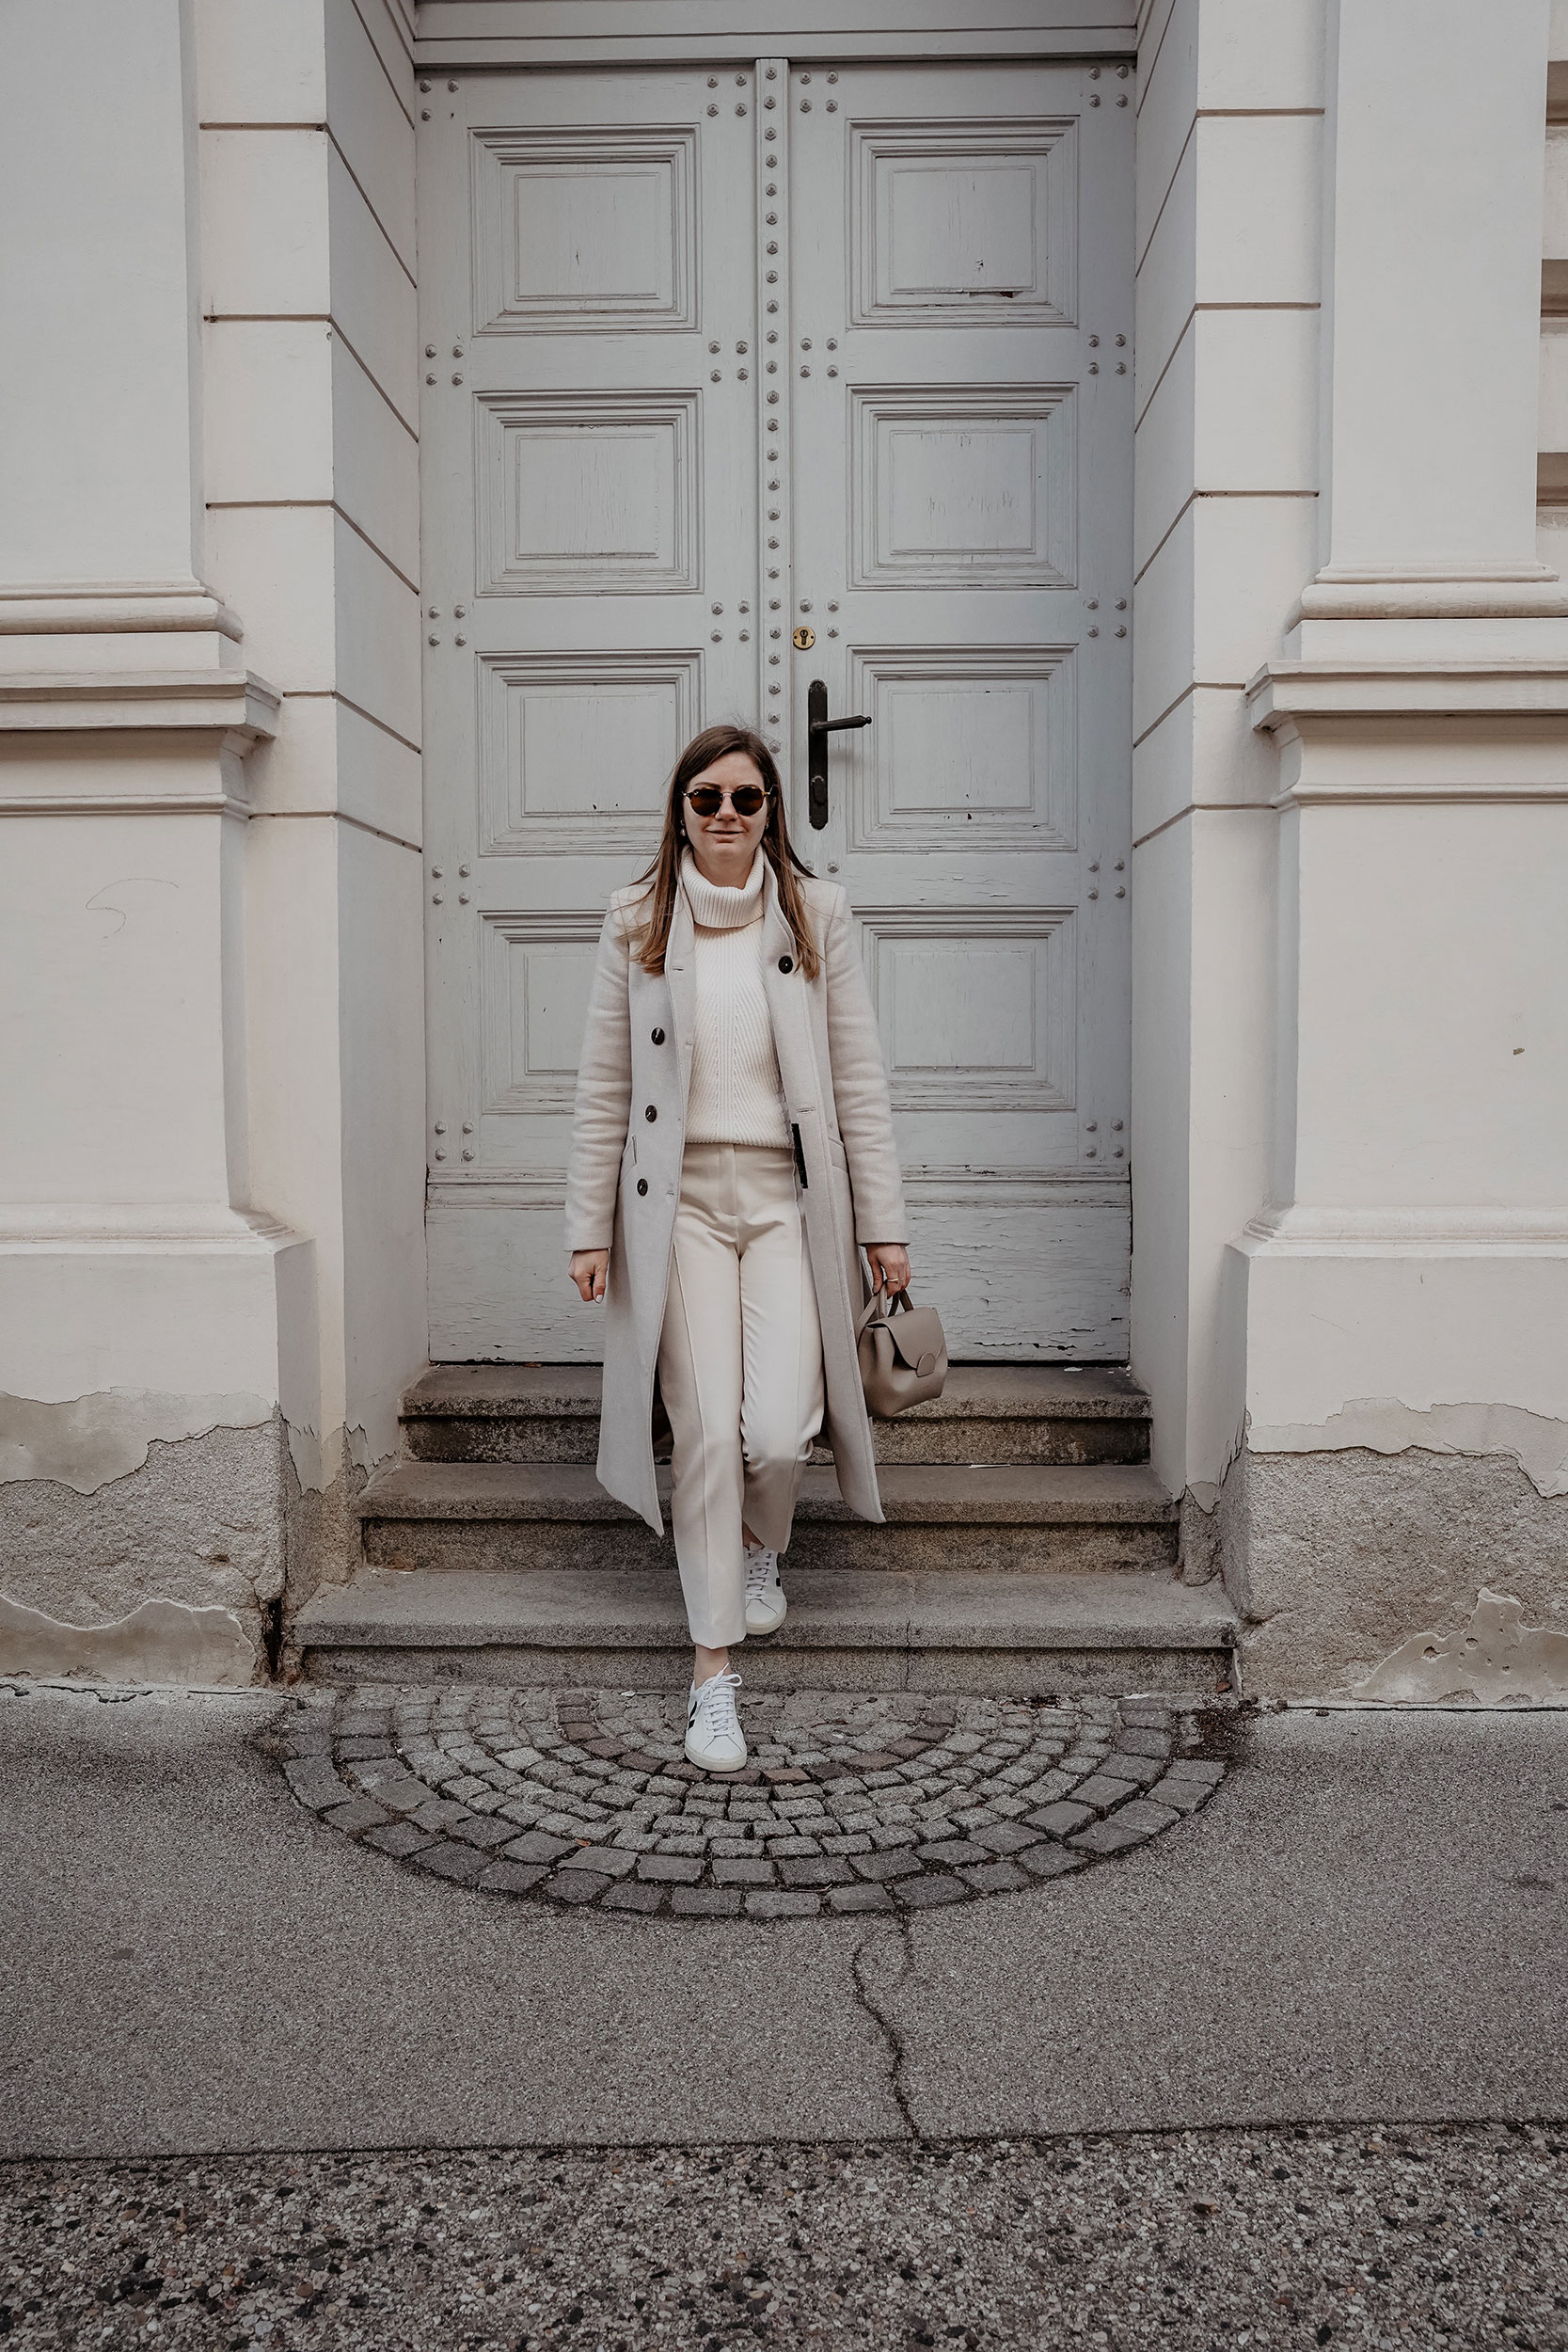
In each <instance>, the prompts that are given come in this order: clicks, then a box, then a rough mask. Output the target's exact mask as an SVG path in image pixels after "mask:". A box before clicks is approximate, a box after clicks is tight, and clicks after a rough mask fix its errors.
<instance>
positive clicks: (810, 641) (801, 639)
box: [791, 627, 816, 653]
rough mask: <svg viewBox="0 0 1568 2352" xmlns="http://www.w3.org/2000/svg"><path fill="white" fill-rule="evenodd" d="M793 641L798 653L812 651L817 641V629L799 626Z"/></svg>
mask: <svg viewBox="0 0 1568 2352" xmlns="http://www.w3.org/2000/svg"><path fill="white" fill-rule="evenodd" d="M791 642H792V643H793V644H794V647H795V650H796V652H797V653H810V651H811V649H812V647H813V645H815V644H816V629H814V628H804V627H802V628H798V629H797V630H796V632H795V635H794V638H793V640H792V641H791Z"/></svg>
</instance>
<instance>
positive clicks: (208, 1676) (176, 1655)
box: [0, 1593, 258, 1690]
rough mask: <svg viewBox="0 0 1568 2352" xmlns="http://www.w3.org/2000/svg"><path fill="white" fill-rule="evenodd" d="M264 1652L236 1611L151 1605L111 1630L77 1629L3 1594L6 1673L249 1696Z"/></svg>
mask: <svg viewBox="0 0 1568 2352" xmlns="http://www.w3.org/2000/svg"><path fill="white" fill-rule="evenodd" d="M257 1662H258V1661H257V1652H256V1646H255V1644H254V1642H253V1641H252V1640H251V1639H250V1637H249V1635H248V1634H247V1633H246V1631H245V1627H244V1626H243V1625H242V1624H241V1622H240V1619H239V1617H238V1616H237V1615H236V1613H235V1612H234V1611H233V1610H232V1609H221V1608H211V1609H202V1608H191V1607H189V1606H187V1605H186V1604H185V1603H184V1602H182V1601H177V1600H144V1601H142V1602H141V1603H140V1604H139V1606H138V1607H136V1608H135V1609H133V1610H132V1611H131V1612H130V1613H129V1615H127V1616H124V1617H120V1618H119V1619H117V1620H116V1621H115V1622H113V1623H112V1624H108V1625H70V1624H67V1623H66V1622H65V1621H64V1620H63V1619H61V1618H58V1617H51V1616H48V1615H46V1614H45V1613H44V1612H43V1611H42V1610H41V1609H27V1608H24V1606H23V1604H22V1603H21V1602H20V1601H15V1600H10V1599H8V1597H6V1595H5V1594H3V1593H0V1673H3V1674H22V1675H81V1676H83V1677H94V1678H96V1679H99V1680H103V1681H111V1682H175V1683H189V1682H196V1683H201V1684H204V1685H207V1686H214V1687H218V1688H222V1689H227V1690H234V1689H244V1688H245V1686H246V1685H247V1684H249V1683H251V1682H252V1681H254V1680H255V1678H256V1669H257Z"/></svg>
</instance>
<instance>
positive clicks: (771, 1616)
mask: <svg viewBox="0 0 1568 2352" xmlns="http://www.w3.org/2000/svg"><path fill="white" fill-rule="evenodd" d="M788 1609H789V1603H788V1601H786V1600H785V1598H784V1586H783V1585H782V1584H781V1583H780V1582H779V1555H778V1553H777V1552H776V1551H769V1550H768V1547H767V1545H766V1544H748V1545H747V1547H746V1630H747V1632H748V1633H777V1631H778V1629H779V1628H780V1626H782V1625H783V1623H784V1617H785V1615H786V1613H787V1612H788Z"/></svg>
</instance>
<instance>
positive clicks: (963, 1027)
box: [858, 906, 1077, 1112]
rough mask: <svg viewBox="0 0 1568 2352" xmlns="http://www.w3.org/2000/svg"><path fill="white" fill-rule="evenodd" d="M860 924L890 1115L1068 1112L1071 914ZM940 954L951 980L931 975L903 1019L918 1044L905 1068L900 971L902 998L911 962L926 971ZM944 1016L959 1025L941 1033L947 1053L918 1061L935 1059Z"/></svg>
mask: <svg viewBox="0 0 1568 2352" xmlns="http://www.w3.org/2000/svg"><path fill="white" fill-rule="evenodd" d="M858 922H859V926H860V932H861V949H862V954H863V957H864V959H865V968H866V983H867V986H868V988H869V990H870V993H871V1001H872V1005H873V1007H874V1008H875V1009H876V1012H877V1017H878V1025H879V1029H880V1032H881V1041H882V1058H883V1061H884V1062H885V1064H886V1066H887V1072H888V1082H889V1087H890V1090H891V1093H892V1098H893V1107H894V1109H895V1111H917V1110H919V1111H925V1110H932V1111H935V1110H942V1111H974V1112H979V1111H993V1110H1002V1111H1062V1110H1071V1109H1072V1107H1073V1104H1074V1099H1075V1095H1074V1089H1075V1083H1076V1081H1075V1042H1076V1011H1077V1007H1076V994H1077V991H1076V983H1075V951H1074V928H1073V923H1074V916H1073V910H1072V909H1071V908H1070V907H1055V908H1031V909H1028V910H1027V911H1024V910H1018V911H1003V910H1001V909H997V908H990V907H980V908H976V907H961V906H955V907H876V908H870V909H865V910H863V912H862V913H861V914H860V915H859V917H858ZM944 952H945V954H946V955H947V956H948V957H949V958H950V959H951V960H952V961H953V964H954V967H955V968H954V970H953V971H952V973H951V975H950V976H949V977H946V978H945V979H943V978H942V977H941V976H940V975H938V974H935V973H932V974H930V975H929V976H928V977H929V978H930V981H931V983H932V985H931V986H930V987H929V988H928V989H927V991H926V992H924V997H925V1000H924V1001H923V1002H922V1003H921V1004H920V1006H919V1007H918V1008H910V1009H908V1012H907V1016H906V1017H907V1018H908V1020H909V1024H910V1031H911V1038H912V1039H915V1040H918V1043H917V1044H915V1045H911V1057H910V1058H909V1059H906V1058H905V1057H904V1055H903V1053H902V1051H901V1043H900V1027H899V1016H900V1012H901V1010H903V1008H901V1006H900V1004H899V996H898V989H899V979H900V971H899V967H900V964H902V966H903V971H902V977H903V980H904V983H905V985H906V986H909V985H910V984H911V982H912V980H913V979H914V977H916V974H915V968H914V967H915V963H916V961H927V962H931V961H935V960H937V959H940V958H941V957H942V955H943V953H944ZM960 965H961V966H962V967H964V968H962V969H961V970H960V969H959V968H958V967H959V966H960ZM982 965H988V966H989V967H990V968H989V970H982V969H981V967H982ZM1021 979H1022V981H1023V989H1022V993H1021V992H1020V987H1019V982H1020V980H1021ZM1009 981H1011V983H1012V986H1011V988H1009V986H1008V982H1009ZM942 1008H945V1009H946V1012H947V1014H948V1016H950V1021H951V1023H952V1024H954V1025H951V1026H949V1029H948V1040H949V1043H950V1046H951V1048H952V1049H953V1050H952V1051H951V1053H950V1055H949V1057H947V1058H945V1059H943V1060H940V1061H929V1060H923V1059H918V1058H915V1056H916V1055H921V1056H925V1055H929V1054H931V1053H932V1052H933V1051H938V1050H940V1045H941V1040H942V1027H943V1022H942V1017H941V1013H942ZM963 1049H967V1050H963ZM988 1053H989V1054H990V1056H991V1057H992V1058H990V1059H989V1060H988V1059H986V1058H985V1057H986V1055H987V1054H988Z"/></svg>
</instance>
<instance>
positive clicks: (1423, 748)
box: [1246, 652, 1568, 808]
mask: <svg viewBox="0 0 1568 2352" xmlns="http://www.w3.org/2000/svg"><path fill="white" fill-rule="evenodd" d="M1246 703H1247V715H1248V719H1249V721H1250V723H1251V725H1252V726H1253V728H1254V729H1255V731H1257V732H1258V733H1259V734H1267V735H1272V736H1273V737H1274V739H1275V741H1276V743H1277V744H1278V745H1279V746H1280V748H1281V751H1282V752H1283V753H1285V754H1286V758H1285V761H1284V771H1285V772H1284V777H1283V781H1282V785H1281V789H1280V791H1279V792H1278V794H1277V795H1276V796H1275V803H1274V805H1275V807H1276V808H1279V807H1289V806H1293V805H1303V804H1306V803H1311V802H1362V803H1388V804H1400V803H1443V802H1466V801H1472V802H1528V803H1545V802H1556V801H1568V652H1565V653H1564V654H1563V655H1561V656H1560V657H1559V656H1546V657H1542V656H1540V655H1521V656H1517V657H1501V656H1493V657H1484V656H1476V657H1471V658H1468V659H1460V660H1415V659H1412V660H1394V659H1391V658H1388V657H1385V658H1383V659H1382V660H1368V661H1353V660H1339V659H1327V658H1324V659H1319V660H1303V661H1271V662H1269V663H1268V664H1267V665H1266V667H1265V668H1263V669H1261V670H1259V673H1258V675H1256V676H1255V677H1254V678H1253V679H1252V680H1251V681H1250V683H1249V684H1248V686H1247V689H1246ZM1421 754H1425V755H1427V756H1426V757H1425V758H1422V757H1421V756H1419V755H1421Z"/></svg>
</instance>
